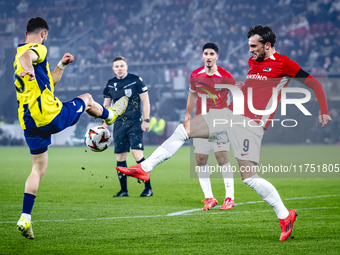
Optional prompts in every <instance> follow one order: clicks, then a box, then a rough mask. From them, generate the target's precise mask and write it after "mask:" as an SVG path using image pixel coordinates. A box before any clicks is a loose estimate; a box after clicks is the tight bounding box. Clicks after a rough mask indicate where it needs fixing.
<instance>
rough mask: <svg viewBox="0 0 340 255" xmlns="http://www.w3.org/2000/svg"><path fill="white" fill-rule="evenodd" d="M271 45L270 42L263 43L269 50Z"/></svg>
mask: <svg viewBox="0 0 340 255" xmlns="http://www.w3.org/2000/svg"><path fill="white" fill-rule="evenodd" d="M271 46H272V45H271V43H270V42H266V45H265V48H266V50H269V49H270V47H271Z"/></svg>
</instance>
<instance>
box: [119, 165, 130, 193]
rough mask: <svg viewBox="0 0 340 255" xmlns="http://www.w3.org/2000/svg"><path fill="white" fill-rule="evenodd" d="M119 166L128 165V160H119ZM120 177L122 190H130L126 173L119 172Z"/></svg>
mask: <svg viewBox="0 0 340 255" xmlns="http://www.w3.org/2000/svg"><path fill="white" fill-rule="evenodd" d="M117 166H121V167H127V164H126V161H117ZM117 174H118V179H119V183H120V188H121V190H122V191H126V192H127V191H128V190H127V177H126V175H125V174H123V173H121V172H118V171H117Z"/></svg>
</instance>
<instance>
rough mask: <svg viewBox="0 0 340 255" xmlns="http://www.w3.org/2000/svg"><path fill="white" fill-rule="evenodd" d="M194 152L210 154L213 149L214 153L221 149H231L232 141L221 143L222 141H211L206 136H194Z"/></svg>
mask: <svg viewBox="0 0 340 255" xmlns="http://www.w3.org/2000/svg"><path fill="white" fill-rule="evenodd" d="M193 145H194V152H195V154H197V153H198V154H204V155H209V154H210V152H211V151H213V152H214V153H216V152H219V151H229V149H230V143H220V142H215V143H213V142H209V141H208V139H205V138H194V139H193Z"/></svg>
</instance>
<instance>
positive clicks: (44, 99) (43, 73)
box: [14, 43, 63, 129]
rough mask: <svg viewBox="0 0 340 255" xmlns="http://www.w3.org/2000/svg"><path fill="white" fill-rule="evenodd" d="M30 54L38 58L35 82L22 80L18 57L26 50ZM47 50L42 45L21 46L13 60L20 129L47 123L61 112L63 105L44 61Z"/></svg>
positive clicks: (21, 69)
mask: <svg viewBox="0 0 340 255" xmlns="http://www.w3.org/2000/svg"><path fill="white" fill-rule="evenodd" d="M27 50H31V51H33V52H34V53H35V54H36V55H37V56H38V59H37V60H36V61H35V62H33V67H34V72H35V79H34V80H32V81H29V80H28V79H29V75H26V76H25V77H24V78H22V77H20V73H21V72H22V71H24V69H23V68H22V66H21V63H20V61H19V58H20V57H21V56H22V55H23V54H24V53H25V52H26V51H27ZM46 55H47V49H46V47H45V46H44V45H42V44H35V43H26V44H20V45H19V46H18V48H17V54H16V56H15V61H14V76H15V82H14V84H15V88H16V91H17V100H18V115H19V121H20V125H21V128H22V129H27V128H37V127H42V126H46V125H47V124H49V123H50V122H51V121H52V120H53V119H54V118H55V117H56V116H57V115H58V114H59V112H60V111H61V108H62V105H63V104H62V102H61V101H60V100H59V99H58V98H56V97H55V96H54V84H53V78H52V75H51V73H50V69H49V64H48V62H47V60H46Z"/></svg>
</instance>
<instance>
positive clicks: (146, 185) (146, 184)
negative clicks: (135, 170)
mask: <svg viewBox="0 0 340 255" xmlns="http://www.w3.org/2000/svg"><path fill="white" fill-rule="evenodd" d="M144 160H145V158H144V157H143V158H142V159H141V160H139V161H137V164H139V163H142V162H143V161H144ZM144 183H145V189H151V183H150V179H149V180H148V181H146V182H144Z"/></svg>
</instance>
